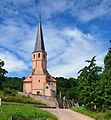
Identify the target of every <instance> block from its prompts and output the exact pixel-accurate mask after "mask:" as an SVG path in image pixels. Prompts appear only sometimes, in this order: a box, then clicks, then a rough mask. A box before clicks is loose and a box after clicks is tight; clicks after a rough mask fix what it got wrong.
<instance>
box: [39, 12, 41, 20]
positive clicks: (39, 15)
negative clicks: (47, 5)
mask: <svg viewBox="0 0 111 120" xmlns="http://www.w3.org/2000/svg"><path fill="white" fill-rule="evenodd" d="M39 22H41V12H40V13H39Z"/></svg>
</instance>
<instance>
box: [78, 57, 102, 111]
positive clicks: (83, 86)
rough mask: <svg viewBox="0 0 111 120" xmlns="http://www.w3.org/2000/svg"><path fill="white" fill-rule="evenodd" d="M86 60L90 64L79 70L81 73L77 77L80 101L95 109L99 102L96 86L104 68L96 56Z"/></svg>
mask: <svg viewBox="0 0 111 120" xmlns="http://www.w3.org/2000/svg"><path fill="white" fill-rule="evenodd" d="M85 62H87V63H89V65H88V66H85V67H84V68H83V69H82V70H80V71H79V73H80V75H79V76H78V78H77V79H78V86H77V93H78V101H79V103H80V104H84V105H85V106H86V107H88V108H90V109H91V110H93V109H94V106H95V105H96V104H97V100H96V91H95V88H96V85H97V83H98V81H99V79H100V75H99V74H100V72H101V70H102V68H101V67H99V66H97V65H96V60H95V56H94V57H93V58H92V60H86V61H85Z"/></svg>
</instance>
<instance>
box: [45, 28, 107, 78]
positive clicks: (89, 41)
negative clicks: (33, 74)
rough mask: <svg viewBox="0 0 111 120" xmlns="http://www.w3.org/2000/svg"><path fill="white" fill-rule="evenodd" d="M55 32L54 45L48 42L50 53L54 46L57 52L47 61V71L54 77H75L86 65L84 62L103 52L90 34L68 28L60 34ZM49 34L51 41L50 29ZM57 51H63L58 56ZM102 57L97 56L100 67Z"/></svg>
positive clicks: (98, 42) (100, 45)
mask: <svg viewBox="0 0 111 120" xmlns="http://www.w3.org/2000/svg"><path fill="white" fill-rule="evenodd" d="M56 30H57V29H56ZM56 30H54V33H55V34H56V36H59V37H57V39H56V42H55V44H51V43H50V42H48V44H49V45H52V46H51V47H52V51H54V50H53V49H54V48H53V46H56V47H55V48H56V51H57V52H56V55H55V56H53V58H52V59H51V60H50V59H49V61H48V62H49V63H48V67H49V71H50V72H51V73H52V75H54V76H63V77H71V76H72V77H74V76H77V72H78V71H79V70H80V69H81V68H82V67H84V66H85V65H86V63H85V62H84V61H85V60H87V59H89V60H90V59H92V57H93V56H95V55H98V54H100V53H101V52H103V50H102V44H100V41H98V40H96V38H94V37H93V36H92V35H91V34H90V33H83V32H82V31H81V30H79V29H77V28H74V29H72V28H70V27H69V28H64V29H62V30H61V31H62V32H60V30H57V31H56ZM58 31H59V33H58ZM49 33H50V34H51V35H52V37H50V39H52V40H53V38H54V36H53V34H52V29H50V31H49ZM46 37H47V36H46ZM63 38H64V39H63ZM47 39H49V38H47ZM60 41H61V42H60ZM62 41H63V43H62ZM65 41H67V42H65ZM59 49H62V50H63V52H62V53H61V54H59V52H60V50H59ZM62 50H61V51H62ZM48 55H49V57H50V56H52V55H51V54H48ZM104 55H105V54H103V55H101V56H99V57H98V60H97V61H98V64H99V65H101V66H103V61H102V60H103V58H104Z"/></svg>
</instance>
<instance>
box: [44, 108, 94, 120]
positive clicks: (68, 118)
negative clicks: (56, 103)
mask: <svg viewBox="0 0 111 120" xmlns="http://www.w3.org/2000/svg"><path fill="white" fill-rule="evenodd" d="M43 110H46V111H48V112H51V113H53V114H54V115H56V116H57V117H58V119H59V120H94V119H93V118H90V117H88V116H85V115H83V114H80V113H78V112H74V111H72V110H70V109H43Z"/></svg>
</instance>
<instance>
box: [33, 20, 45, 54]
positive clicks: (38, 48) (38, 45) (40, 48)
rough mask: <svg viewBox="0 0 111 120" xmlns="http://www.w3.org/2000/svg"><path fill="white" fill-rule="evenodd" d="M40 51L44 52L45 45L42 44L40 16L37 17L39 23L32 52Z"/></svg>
mask: <svg viewBox="0 0 111 120" xmlns="http://www.w3.org/2000/svg"><path fill="white" fill-rule="evenodd" d="M42 51H44V52H45V46H44V39H43V32H42V23H41V18H39V25H38V31H37V37H36V43H35V48H34V52H42Z"/></svg>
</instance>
